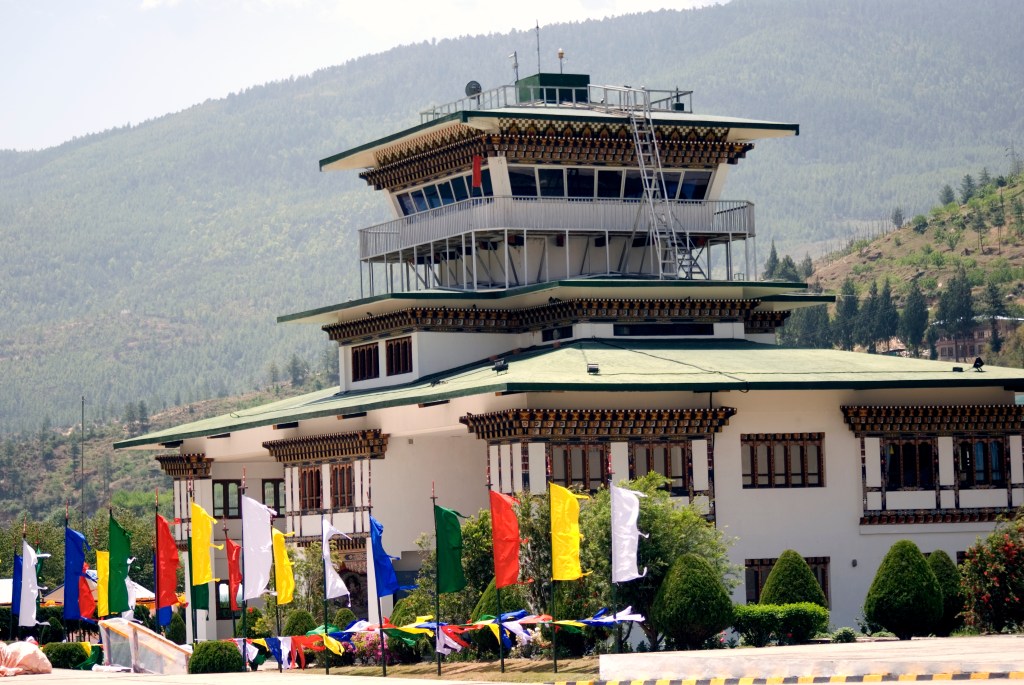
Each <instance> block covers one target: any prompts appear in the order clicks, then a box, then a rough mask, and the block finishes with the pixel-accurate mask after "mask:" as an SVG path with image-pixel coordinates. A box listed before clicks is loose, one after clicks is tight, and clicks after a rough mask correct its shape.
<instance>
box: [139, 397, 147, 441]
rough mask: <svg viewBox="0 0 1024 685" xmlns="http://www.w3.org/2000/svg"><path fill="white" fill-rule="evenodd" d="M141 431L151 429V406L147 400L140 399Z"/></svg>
mask: <svg viewBox="0 0 1024 685" xmlns="http://www.w3.org/2000/svg"><path fill="white" fill-rule="evenodd" d="M138 421H139V432H140V433H145V432H146V431H148V430H149V407H147V406H146V401H145V400H139V408H138Z"/></svg>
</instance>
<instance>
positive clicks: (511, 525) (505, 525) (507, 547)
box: [490, 490, 522, 589]
mask: <svg viewBox="0 0 1024 685" xmlns="http://www.w3.org/2000/svg"><path fill="white" fill-rule="evenodd" d="M490 497H491V542H492V543H493V546H494V587H495V588H498V589H500V588H503V587H506V586H508V585H515V584H516V583H518V582H519V546H520V545H521V544H522V540H521V539H520V538H519V518H518V517H516V512H515V510H514V509H513V508H512V505H513V504H515V503H516V502H517V500H516V499H514V498H512V497H509V496H508V495H503V494H501V493H500V492H496V491H494V490H491V491H490Z"/></svg>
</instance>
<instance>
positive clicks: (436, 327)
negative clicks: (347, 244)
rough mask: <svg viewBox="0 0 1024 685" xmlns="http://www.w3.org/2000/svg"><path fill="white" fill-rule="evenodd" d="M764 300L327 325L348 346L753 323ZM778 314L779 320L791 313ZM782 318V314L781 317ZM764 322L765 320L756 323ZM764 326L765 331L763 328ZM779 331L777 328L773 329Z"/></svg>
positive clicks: (590, 302) (424, 312) (434, 312)
mask: <svg viewBox="0 0 1024 685" xmlns="http://www.w3.org/2000/svg"><path fill="white" fill-rule="evenodd" d="M759 302H760V301H759V300H756V299H755V300H691V299H689V298H685V299H679V300H622V299H580V300H566V301H561V302H553V303H548V304H542V305H538V306H536V307H528V308H524V309H472V308H449V307H413V308H409V309H403V310H401V311H397V312H391V313H390V314H383V315H380V316H368V317H366V318H365V319H357V320H355V321H347V322H345V323H337V324H328V325H326V326H323V330H324V331H325V332H326V333H327V335H328V337H330V339H331V340H334V341H336V342H338V343H339V344H341V345H346V344H349V343H352V342H356V341H359V340H364V339H370V338H374V337H379V336H385V335H389V334H393V333H398V332H401V333H408V332H411V331H456V332H467V333H494V332H496V331H501V332H506V333H522V332H525V331H532V330H540V329H542V328H548V327H553V326H565V325H569V324H573V323H577V322H580V321H614V322H616V323H629V322H653V323H657V322H667V321H700V322H717V321H744V322H745V324H746V322H748V321H757V322H760V321H762V320H764V319H765V317H764V316H762V313H761V312H754V311H753V309H754V308H755V307H756V306H757V305H758V304H759ZM765 314H773V315H776V316H775V317H774V319H778V320H779V321H778V324H776V325H781V321H782V320H784V319H785V316H788V315H789V312H766V313H765ZM782 314H784V316H781V318H780V317H779V316H778V315H782ZM757 325H761V324H757ZM758 330H763V329H758ZM772 330H774V328H772Z"/></svg>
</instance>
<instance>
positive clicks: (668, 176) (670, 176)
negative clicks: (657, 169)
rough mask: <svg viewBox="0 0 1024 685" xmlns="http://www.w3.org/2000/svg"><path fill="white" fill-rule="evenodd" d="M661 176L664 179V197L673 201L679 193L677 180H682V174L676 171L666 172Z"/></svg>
mask: <svg viewBox="0 0 1024 685" xmlns="http://www.w3.org/2000/svg"><path fill="white" fill-rule="evenodd" d="M663 175H664V177H665V197H667V198H668V199H670V200H674V199H675V198H676V194H677V193H678V192H679V180H680V178H682V174H681V173H679V172H678V171H666V172H665V173H664V174H663Z"/></svg>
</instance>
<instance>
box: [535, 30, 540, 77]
mask: <svg viewBox="0 0 1024 685" xmlns="http://www.w3.org/2000/svg"><path fill="white" fill-rule="evenodd" d="M536 31H537V73H538V74H539V73H540V21H538V22H537V28H536Z"/></svg>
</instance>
